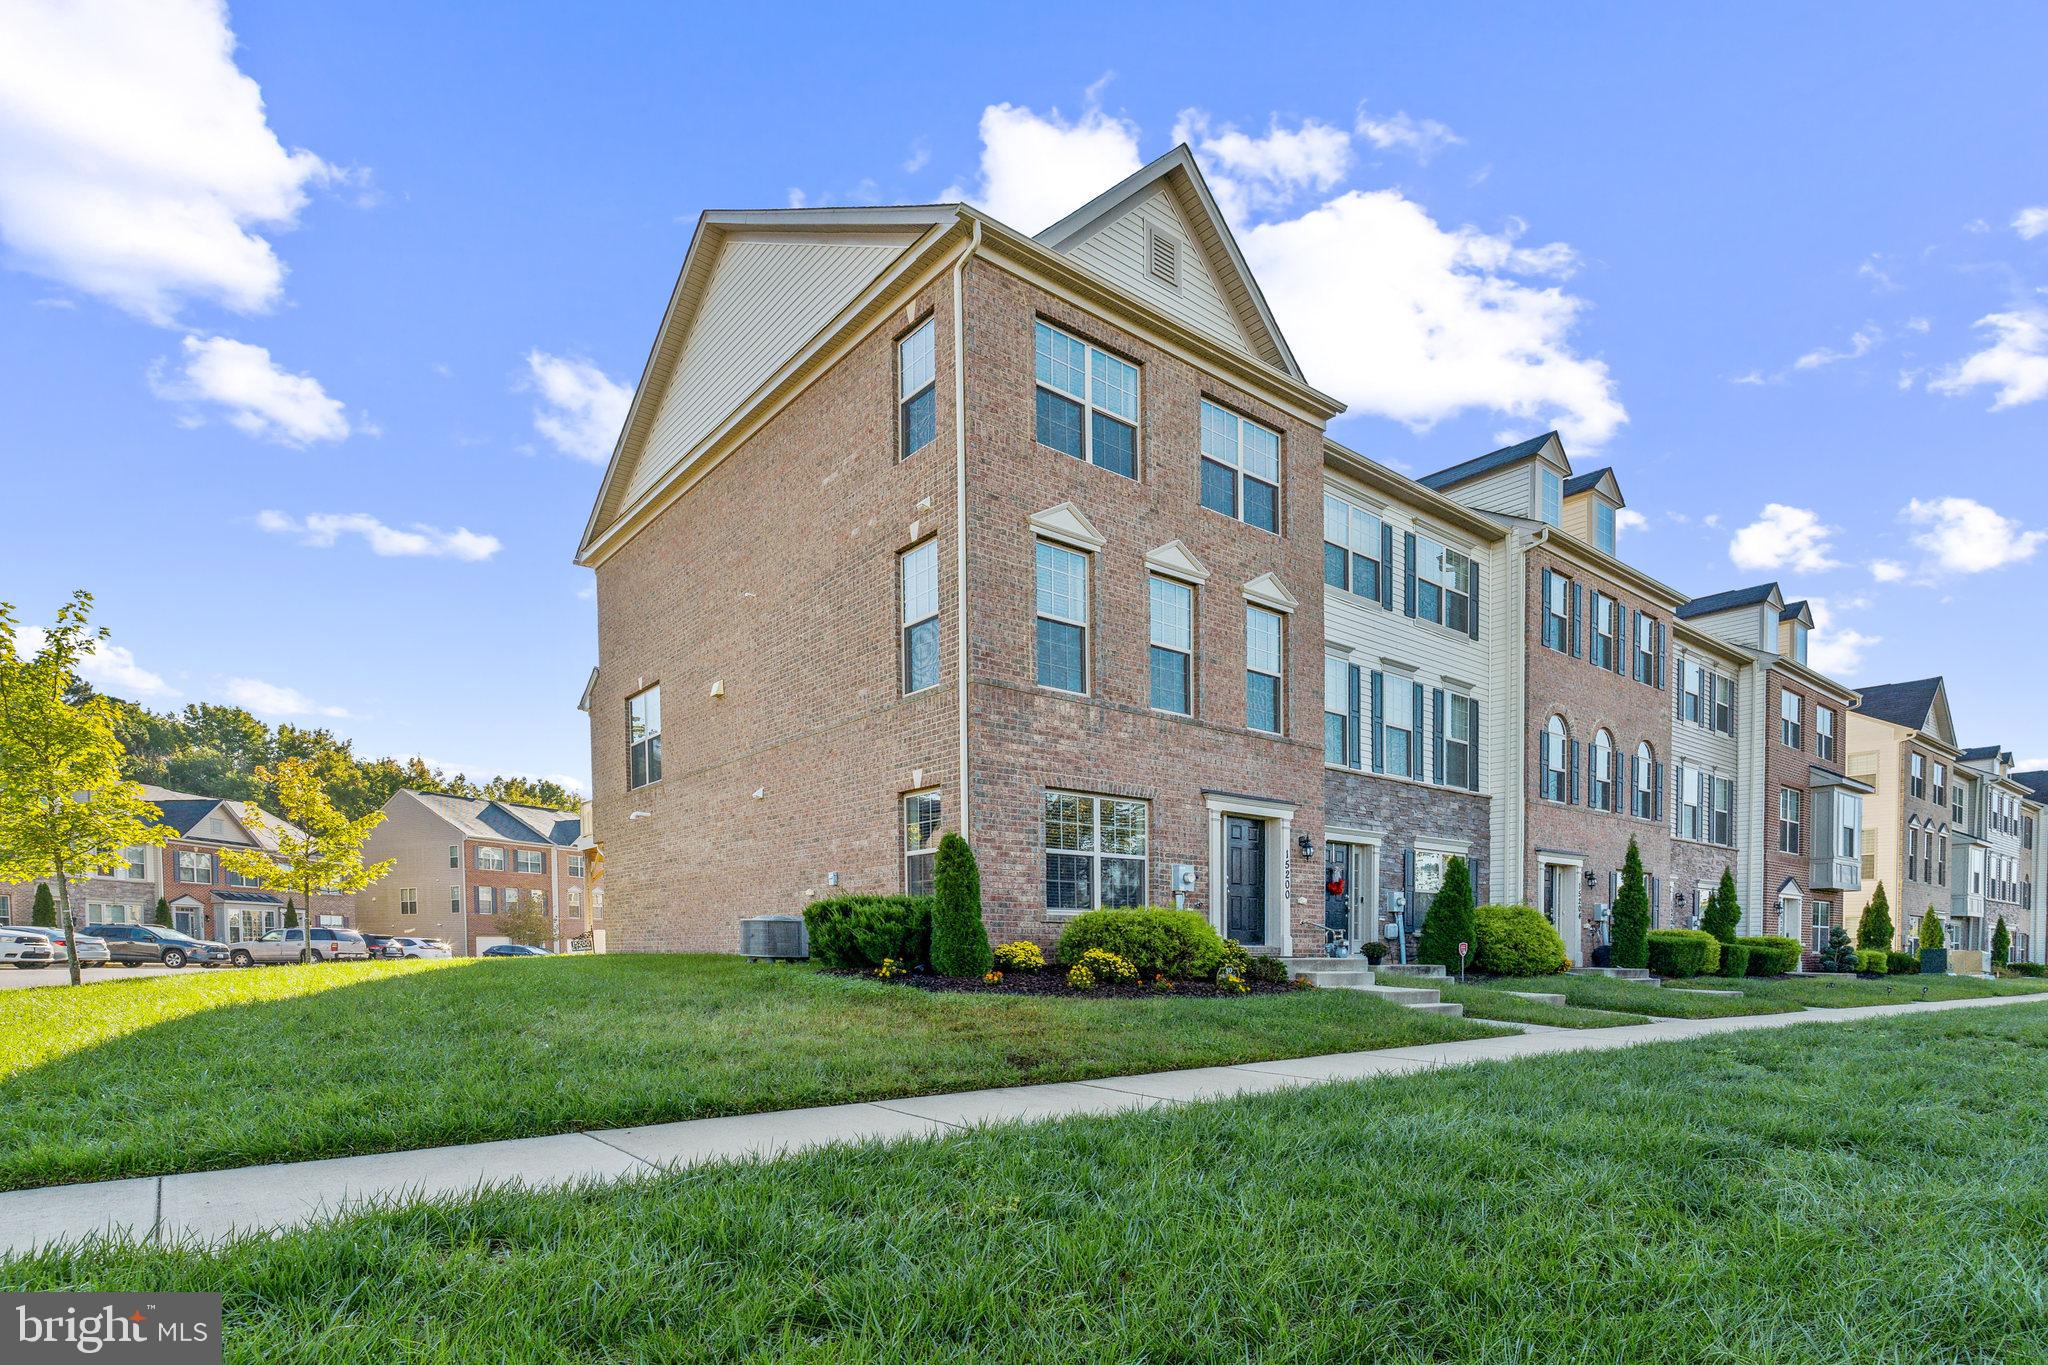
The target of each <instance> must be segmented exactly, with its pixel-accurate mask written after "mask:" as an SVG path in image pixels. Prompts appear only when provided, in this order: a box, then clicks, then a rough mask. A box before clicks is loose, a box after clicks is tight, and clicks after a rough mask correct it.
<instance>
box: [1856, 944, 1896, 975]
mask: <svg viewBox="0 0 2048 1365" xmlns="http://www.w3.org/2000/svg"><path fill="white" fill-rule="evenodd" d="M1890 957H1891V954H1890V953H1888V952H1886V951H1885V950H1884V949H1883V948H1858V949H1857V950H1856V970H1857V971H1859V972H1861V973H1863V974H1864V975H1866V976H1883V975H1884V974H1885V973H1886V971H1887V970H1888V969H1889V967H1890V962H1889V959H1890Z"/></svg>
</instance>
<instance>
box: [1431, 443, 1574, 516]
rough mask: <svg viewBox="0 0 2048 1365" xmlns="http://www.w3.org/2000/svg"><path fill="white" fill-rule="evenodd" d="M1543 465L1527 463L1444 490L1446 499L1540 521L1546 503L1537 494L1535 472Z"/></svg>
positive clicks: (1532, 462) (1531, 460)
mask: <svg viewBox="0 0 2048 1365" xmlns="http://www.w3.org/2000/svg"><path fill="white" fill-rule="evenodd" d="M1542 465H1543V461H1541V460H1539V459H1533V458H1532V459H1528V460H1524V461H1523V462H1522V463H1521V464H1518V465H1511V466H1509V467H1508V468H1506V469H1497V470H1495V471H1494V472H1493V473H1491V474H1487V475H1485V476H1484V477H1482V478H1477V479H1473V480H1471V481H1469V482H1467V483H1461V484H1459V485H1457V486H1456V487H1455V488H1448V489H1445V490H1443V491H1444V496H1446V497H1448V498H1450V499H1452V500H1453V501H1456V502H1461V503H1463V504H1465V506H1467V507H1477V508H1480V509H1482V510H1484V511H1488V512H1502V513H1505V514H1506V515H1508V516H1511V517H1526V518H1528V519H1529V520H1530V521H1541V520H1542V519H1543V518H1542V512H1543V503H1542V499H1541V498H1540V497H1538V495H1537V492H1536V470H1537V469H1538V468H1539V467H1540V466H1542ZM1558 477H1559V478H1563V477H1564V475H1563V474H1562V473H1560V474H1559V475H1558Z"/></svg>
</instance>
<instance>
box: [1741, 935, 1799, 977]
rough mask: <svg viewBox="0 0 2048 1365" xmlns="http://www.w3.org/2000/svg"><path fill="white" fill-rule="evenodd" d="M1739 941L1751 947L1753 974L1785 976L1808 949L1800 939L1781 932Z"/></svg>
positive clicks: (1751, 969) (1750, 970) (1750, 957)
mask: <svg viewBox="0 0 2048 1365" xmlns="http://www.w3.org/2000/svg"><path fill="white" fill-rule="evenodd" d="M1737 942H1739V943H1742V944H1745V945H1747V946H1748V948H1749V974H1750V975H1751V976H1783V975H1784V974H1785V973H1787V972H1789V971H1791V970H1792V969H1793V968H1795V967H1797V966H1798V965H1799V958H1800V955H1801V954H1802V953H1804V952H1805V951H1806V950H1805V948H1803V947H1801V946H1800V943H1799V940H1798V939H1796V938H1785V937H1784V936H1782V935H1780V934H1760V935H1758V936H1757V937H1755V938H1745V939H1738V940H1737Z"/></svg>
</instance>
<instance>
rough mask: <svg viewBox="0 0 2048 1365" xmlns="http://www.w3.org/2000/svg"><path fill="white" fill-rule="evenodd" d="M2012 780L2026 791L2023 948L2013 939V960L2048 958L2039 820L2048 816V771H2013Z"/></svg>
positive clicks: (2046, 869) (2047, 833)
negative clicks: (2024, 928) (2024, 938)
mask: <svg viewBox="0 0 2048 1365" xmlns="http://www.w3.org/2000/svg"><path fill="white" fill-rule="evenodd" d="M2012 780H2013V781H2015V782H2017V783H2019V785H2020V786H2021V787H2022V788H2023V789H2025V791H2026V793H2027V795H2026V800H2025V802H2024V804H2023V805H2022V806H2021V808H2020V845H2021V847H2022V848H2023V849H2025V851H2026V865H2025V871H2024V874H2023V875H2024V877H2025V880H2024V881H2022V882H2021V883H2020V898H2021V903H2022V907H2023V913H2024V916H2025V919H2026V922H2027V924H2026V948H2025V951H2024V952H2023V951H2021V950H2020V947H2019V945H2018V944H2017V942H2016V943H2015V945H2014V948H2013V960H2014V961H2017V962H2048V906H2044V904H2043V901H2044V899H2048V830H2044V829H2043V827H2042V823H2041V822H2042V819H2043V817H2044V816H2048V772H2043V771H2038V770H2037V771H2034V772H2025V773H2013V774H2012Z"/></svg>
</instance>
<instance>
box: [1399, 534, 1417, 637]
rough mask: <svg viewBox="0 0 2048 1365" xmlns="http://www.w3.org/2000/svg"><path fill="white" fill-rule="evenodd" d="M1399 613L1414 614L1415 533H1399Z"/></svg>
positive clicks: (1404, 614)
mask: <svg viewBox="0 0 2048 1365" xmlns="http://www.w3.org/2000/svg"><path fill="white" fill-rule="evenodd" d="M1401 614H1402V615H1403V616H1413V615H1414V614H1415V533H1414V532H1413V531H1406V532H1403V533H1402V535H1401Z"/></svg>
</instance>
